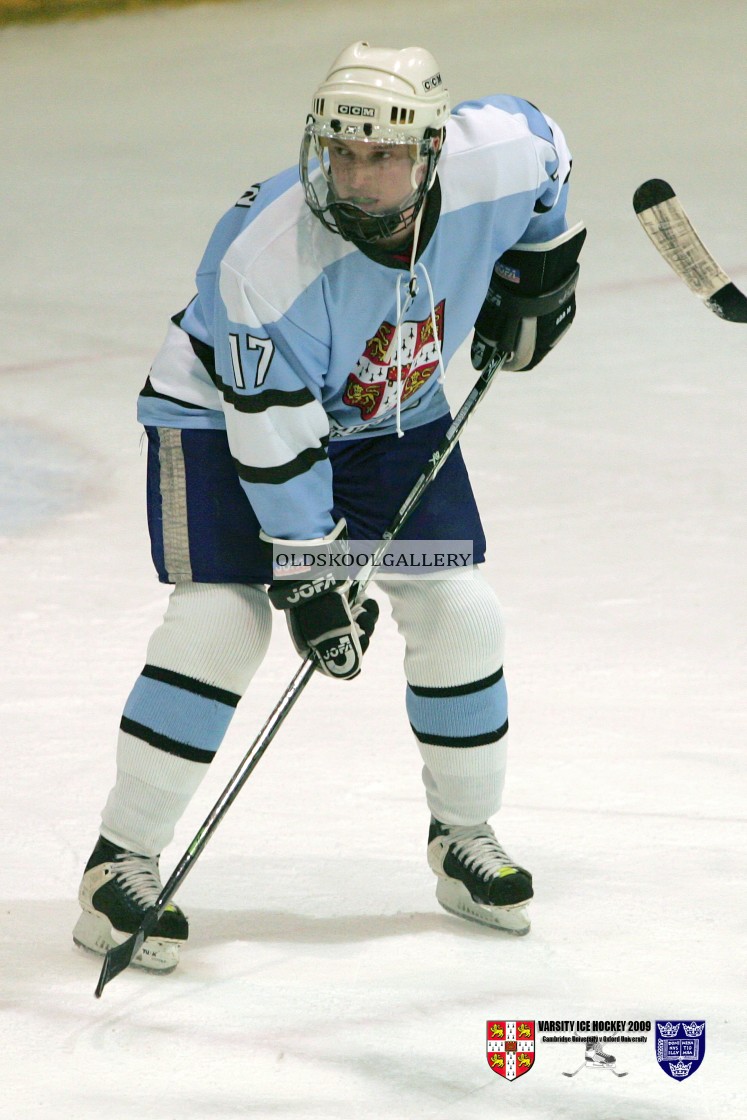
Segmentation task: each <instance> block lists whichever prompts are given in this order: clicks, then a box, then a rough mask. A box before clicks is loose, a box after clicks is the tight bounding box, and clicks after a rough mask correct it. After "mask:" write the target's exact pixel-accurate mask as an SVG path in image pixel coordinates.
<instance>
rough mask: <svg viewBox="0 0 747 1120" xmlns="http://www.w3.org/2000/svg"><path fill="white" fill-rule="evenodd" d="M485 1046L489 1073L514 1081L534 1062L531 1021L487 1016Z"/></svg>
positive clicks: (532, 1022)
mask: <svg viewBox="0 0 747 1120" xmlns="http://www.w3.org/2000/svg"><path fill="white" fill-rule="evenodd" d="M486 1045H487V1058H488V1065H489V1066H490V1068H491V1069H492V1071H493V1073H497V1074H498V1076H499V1077H505V1079H506V1081H515V1080H516V1078H517V1077H521V1075H522V1074H523V1073H528V1072H529V1070H530V1069H531V1068H532V1066H533V1065H534V1020H533V1019H489V1020H488V1024H487V1044H486Z"/></svg>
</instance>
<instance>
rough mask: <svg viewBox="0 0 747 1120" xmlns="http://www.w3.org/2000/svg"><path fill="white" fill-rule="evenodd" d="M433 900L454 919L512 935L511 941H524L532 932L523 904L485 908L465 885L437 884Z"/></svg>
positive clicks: (439, 882)
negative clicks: (521, 938) (452, 915)
mask: <svg viewBox="0 0 747 1120" xmlns="http://www.w3.org/2000/svg"><path fill="white" fill-rule="evenodd" d="M436 899H437V900H438V902H439V903H440V905H441V906H443V908H444V910H448V912H449V913H450V914H454V915H455V916H456V917H457V918H466V919H467V921H469V922H478V923H479V924H480V925H482V926H491V927H492V928H493V929H500V930H503V932H504V933H511V934H513V935H514V937H523V936H524V935H525V934H527V933H529V930H530V929H531V928H532V927H531V922H530V921H529V918H528V917H527V913H526V910H525V909H524V905H523V904H522V903H519V904H518V905H516V906H485V905H483V904H482V903H480V902H475V900H474V899H473V898H472V895H471V894H470V893H469V891H468V890H467V888H466V887H465V886H464V884H463V883H459V882H457V881H456V880H454V879H439V880H438V884H437V885H436Z"/></svg>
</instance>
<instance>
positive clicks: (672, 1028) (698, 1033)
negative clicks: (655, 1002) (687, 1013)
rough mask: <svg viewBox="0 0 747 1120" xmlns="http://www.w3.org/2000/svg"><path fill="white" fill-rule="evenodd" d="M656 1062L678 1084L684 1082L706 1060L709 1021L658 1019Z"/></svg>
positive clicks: (655, 1043) (655, 1039) (655, 1038)
mask: <svg viewBox="0 0 747 1120" xmlns="http://www.w3.org/2000/svg"><path fill="white" fill-rule="evenodd" d="M654 1045H655V1046H656V1060H657V1062H658V1063H659V1065H660V1066H661V1068H662V1069H663V1070H664V1072H665V1073H666V1074H668V1075H669V1076H670V1077H672V1078H674V1080H675V1081H684V1080H685V1079H686V1078H688V1077H691V1076H692V1074H693V1073H695V1071H696V1070H697V1069H699V1067H700V1063H701V1062H702V1061H703V1058H704V1057H705V1019H691V1020H690V1021H689V1022H688V1021H687V1020H686V1019H668V1020H667V1021H666V1022H663V1021H662V1020H660V1019H657V1020H656V1033H655V1035H654Z"/></svg>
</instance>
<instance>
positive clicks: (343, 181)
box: [329, 140, 425, 243]
mask: <svg viewBox="0 0 747 1120" xmlns="http://www.w3.org/2000/svg"><path fill="white" fill-rule="evenodd" d="M412 164H413V159H412V149H411V148H410V147H409V146H408V145H407V144H376V143H370V142H369V143H366V142H365V141H361V140H330V141H329V168H330V174H331V176H332V183H333V185H334V188H335V194H336V195H337V197H338V198H339V200H340V201H341V202H352V203H353V204H354V205H355V206H360V208H361V209H362V210H365V211H367V213H369V214H384V213H386V212H387V211H390V210H396V209H398V208H399V207H401V206H403V205H404V204H405V203H406V202H407V200H408V199H409V198H410V197H411V196H412V193H413V184H412ZM424 174H425V167H424V166H423V167H419V168H418V176H417V178H418V180H419V179H422V176H423V175H424ZM407 236H408V232H407V231H406V230H405V231H404V232H403V236H402V237H401V238H400V237H399V235H395V237H394V238H389V239H388V241H390V242H392V243H396V241H398V240H404V239H406V238H407Z"/></svg>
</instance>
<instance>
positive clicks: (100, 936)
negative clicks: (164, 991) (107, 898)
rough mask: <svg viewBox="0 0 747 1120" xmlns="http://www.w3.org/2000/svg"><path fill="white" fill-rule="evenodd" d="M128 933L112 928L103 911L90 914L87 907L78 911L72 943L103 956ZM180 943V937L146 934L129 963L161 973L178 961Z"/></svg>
mask: <svg viewBox="0 0 747 1120" xmlns="http://www.w3.org/2000/svg"><path fill="white" fill-rule="evenodd" d="M128 937H131V934H129V933H122V931H121V930H115V929H113V928H112V925H111V923H110V922H109V920H108V919H107V918H106V917H104V915H103V914H91V913H90V912H89V911H88V910H84V911H83V912H82V914H81V915H80V917H79V918H78V921H77V922H76V924H75V929H74V930H73V941H74V942H75V944H76V945H78V946H79V947H80V948H81V949H85V950H87V952H89V953H96V954H97V956H100V957H103V956H106V954H107V953H108V952H109V950H110V949H116V947H117V946H118V945H121V944H122V943H123V942H124V941H126V940H127V939H128ZM180 947H181V942H180V941H173V940H171V939H169V938H167V937H148V938H146V939H145V941H144V942H143V945H142V947H141V948H140V949H139V950H138V952H137V953H136V954H135V956H134V957H133V958H132V961H131V965H132V967H133V968H143V969H145V970H146V972H159V973H161V975H163V976H165V975H167V974H168V973H169V972H173V971H174V969H175V968H176V966H177V965H178V963H179V949H180Z"/></svg>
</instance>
